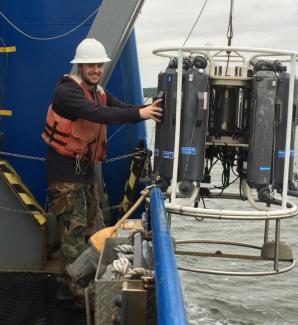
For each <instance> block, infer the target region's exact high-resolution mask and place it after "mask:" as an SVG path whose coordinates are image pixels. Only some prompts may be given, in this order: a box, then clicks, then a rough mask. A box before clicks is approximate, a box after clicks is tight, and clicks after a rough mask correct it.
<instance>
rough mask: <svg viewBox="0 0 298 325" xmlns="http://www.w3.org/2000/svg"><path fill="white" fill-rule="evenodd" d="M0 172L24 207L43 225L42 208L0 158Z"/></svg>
mask: <svg viewBox="0 0 298 325" xmlns="http://www.w3.org/2000/svg"><path fill="white" fill-rule="evenodd" d="M0 174H1V176H2V177H3V178H4V180H5V181H6V183H7V184H8V185H9V187H10V188H11V189H12V190H13V192H14V193H15V194H16V195H17V197H18V198H19V200H20V202H21V203H22V205H23V206H24V207H25V209H26V210H27V211H29V212H30V214H31V215H32V216H33V218H34V220H35V221H36V222H37V223H38V224H39V225H40V226H43V225H45V223H46V217H45V212H44V210H43V208H42V207H41V206H40V205H39V204H38V203H37V202H36V200H35V198H34V197H33V195H32V193H31V192H30V190H29V189H28V188H27V186H26V185H25V184H24V183H23V182H22V181H21V179H20V177H19V176H18V174H17V172H16V171H15V170H14V169H13V167H12V166H11V165H10V164H9V163H8V162H7V161H6V160H0Z"/></svg>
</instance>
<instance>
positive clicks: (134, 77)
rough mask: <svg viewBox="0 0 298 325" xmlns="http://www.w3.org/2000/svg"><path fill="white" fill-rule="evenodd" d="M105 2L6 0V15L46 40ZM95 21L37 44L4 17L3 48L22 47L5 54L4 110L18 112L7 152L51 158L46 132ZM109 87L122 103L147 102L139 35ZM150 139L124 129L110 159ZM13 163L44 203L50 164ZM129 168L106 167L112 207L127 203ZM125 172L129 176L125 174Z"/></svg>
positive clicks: (136, 129) (8, 128)
mask: <svg viewBox="0 0 298 325" xmlns="http://www.w3.org/2000/svg"><path fill="white" fill-rule="evenodd" d="M100 3H101V1H96V0H90V1H88V2H86V1H79V2H75V3H74V2H73V1H70V0H66V1H63V2H61V1H57V0H55V1H49V0H46V1H42V2H40V1H33V0H28V1H26V2H15V1H8V0H3V1H2V4H1V12H2V13H3V14H4V15H5V16H6V17H7V18H8V19H9V20H10V21H11V22H12V23H13V24H15V26H16V27H17V28H19V29H21V30H22V31H24V32H25V33H26V34H28V35H31V36H34V37H37V38H45V37H53V36H57V35H61V34H64V33H66V32H68V31H70V30H72V29H73V28H75V27H76V26H78V25H79V24H80V23H81V22H82V21H84V20H85V19H86V17H88V16H89V15H90V14H91V13H92V12H94V11H95V10H96V8H98V7H99V5H100ZM94 17H95V15H93V16H92V17H91V18H90V19H89V20H88V21H87V22H85V23H84V24H83V25H82V26H80V27H79V28H78V29H76V30H75V31H74V32H72V33H70V34H68V35H65V36H63V37H60V38H57V39H52V40H36V39H31V38H29V37H28V36H25V35H23V34H21V33H20V32H19V31H17V30H16V28H14V27H12V26H11V24H9V23H8V22H7V21H6V20H5V19H4V17H3V16H0V31H1V32H0V37H1V39H0V42H1V43H2V44H1V45H0V46H4V45H5V46H16V52H12V53H0V87H1V99H2V100H1V108H2V109H3V108H5V109H10V110H12V112H13V115H12V117H9V118H6V117H5V118H3V119H2V123H1V132H3V133H4V138H3V139H2V141H1V144H2V147H1V150H2V151H6V152H11V153H17V154H23V155H30V156H37V157H44V156H45V153H46V146H45V144H44V143H43V141H42V139H41V137H40V134H41V132H42V131H43V128H44V121H45V115H46V111H47V108H48V105H49V104H50V102H51V98H52V95H53V92H54V89H55V85H56V82H57V80H58V79H59V77H60V76H61V75H63V74H65V73H68V72H69V71H70V70H71V67H72V66H71V64H70V63H69V61H70V60H71V59H72V57H73V55H74V52H75V48H76V46H77V44H78V43H79V42H80V41H81V40H82V39H84V38H85V37H86V35H87V34H88V31H89V29H90V27H91V24H92V21H93V20H94ZM107 88H108V89H109V90H110V91H111V92H112V93H113V94H114V95H115V96H117V97H118V98H119V99H121V100H124V101H126V102H129V103H133V104H139V103H141V102H142V92H141V86H140V78H139V70H138V61H137V53H136V44H135V36H134V33H132V34H131V36H130V38H129V40H128V42H127V44H126V46H125V48H124V50H123V53H122V55H121V57H120V59H119V61H118V63H117V65H116V68H115V70H114V72H113V74H112V76H111V78H110V81H109V83H108V86H107ZM115 131H117V127H111V128H109V136H111V135H112V134H113V133H114V132H115ZM144 136H145V128H144V125H142V124H137V125H128V126H125V127H123V128H122V129H121V130H120V132H119V133H117V135H116V136H115V137H113V138H112V139H111V141H110V142H109V156H110V157H114V156H118V155H122V154H126V153H129V152H131V151H132V150H133V148H134V147H135V146H136V144H137V142H138V140H139V139H141V138H144ZM9 160H10V162H11V164H12V165H13V166H14V168H15V169H16V170H17V172H18V173H19V175H20V176H21V178H22V180H23V181H24V183H25V184H26V185H27V186H28V187H29V188H30V190H31V191H32V192H33V194H34V196H35V197H36V199H37V200H38V201H39V202H40V203H41V204H42V205H44V203H45V201H46V188H47V183H46V177H45V166H44V163H43V162H40V161H36V160H26V159H20V158H9ZM128 169H129V161H128V160H122V161H118V162H115V163H111V164H107V165H105V166H104V175H105V180H106V184H107V188H108V191H109V195H110V198H111V200H110V204H117V203H119V201H120V200H121V198H122V193H123V188H124V182H125V179H126V178H127V173H128ZM119 170H123V172H121V173H119ZM116 171H117V172H116ZM115 175H117V177H116V179H115V177H114V176H115ZM116 184H117V186H116Z"/></svg>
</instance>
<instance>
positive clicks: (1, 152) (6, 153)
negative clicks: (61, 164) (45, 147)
mask: <svg viewBox="0 0 298 325" xmlns="http://www.w3.org/2000/svg"><path fill="white" fill-rule="evenodd" d="M0 155H3V156H10V157H16V158H23V159H31V160H38V161H45V160H46V159H45V158H42V157H34V156H28V155H21V154H17V153H11V152H5V151H0ZM135 155H137V153H135V152H134V153H129V154H126V155H122V156H117V157H114V158H110V159H106V160H104V161H103V162H104V163H106V164H107V163H110V162H113V161H116V160H121V159H126V158H129V157H133V156H135Z"/></svg>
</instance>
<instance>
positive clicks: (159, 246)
mask: <svg viewBox="0 0 298 325" xmlns="http://www.w3.org/2000/svg"><path fill="white" fill-rule="evenodd" d="M150 209H151V227H152V241H153V256H154V264H155V284H156V305H157V321H158V324H159V325H184V324H185V325H186V324H187V320H186V315H185V308H184V303H183V296H182V290H181V285H180V281H179V276H178V272H177V266H176V259H175V255H174V250H173V246H172V239H171V235H170V230H169V226H168V221H167V217H166V210H165V206H164V201H163V196H162V193H161V190H160V189H159V188H158V187H153V188H152V189H151V190H150Z"/></svg>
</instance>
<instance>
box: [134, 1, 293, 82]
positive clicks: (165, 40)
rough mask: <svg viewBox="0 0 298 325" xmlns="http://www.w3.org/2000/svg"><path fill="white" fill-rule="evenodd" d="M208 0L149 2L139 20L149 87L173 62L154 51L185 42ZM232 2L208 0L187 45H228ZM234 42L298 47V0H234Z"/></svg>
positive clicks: (140, 47) (141, 59)
mask: <svg viewBox="0 0 298 325" xmlns="http://www.w3.org/2000/svg"><path fill="white" fill-rule="evenodd" d="M204 1H205V0H179V1H178V0H146V1H145V4H144V6H143V9H142V12H141V14H140V16H139V18H138V20H137V23H136V26H135V27H136V36H137V42H138V54H139V63H140V71H141V79H142V84H143V87H152V86H156V83H157V75H158V73H159V72H160V71H161V70H163V69H165V67H166V65H167V63H168V60H167V59H165V58H160V57H157V56H155V55H153V54H152V50H154V49H156V48H159V47H167V46H173V47H174V46H181V45H182V43H183V42H184V40H185V39H186V37H187V35H188V33H189V31H190V29H191V27H192V25H193V23H194V22H195V19H196V18H197V15H198V13H199V12H200V10H201V8H202V5H203V3H204ZM229 10H230V0H208V2H207V5H206V7H205V9H204V12H203V14H202V16H201V18H200V20H199V22H198V24H197V26H196V28H195V29H194V31H193V33H192V35H191V37H190V39H189V41H188V42H187V44H186V46H201V45H204V44H206V43H207V42H208V43H212V44H213V45H227V38H226V32H227V27H228V16H229ZM233 31H234V37H233V39H232V45H234V46H249V47H262V48H273V49H287V50H294V51H298V1H297V0H283V1H281V0H234V13H233Z"/></svg>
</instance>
